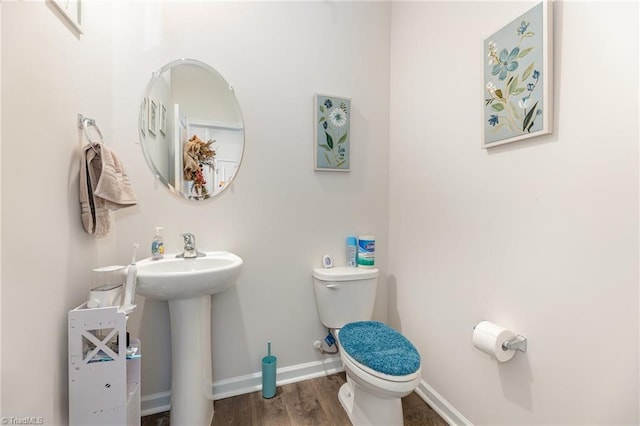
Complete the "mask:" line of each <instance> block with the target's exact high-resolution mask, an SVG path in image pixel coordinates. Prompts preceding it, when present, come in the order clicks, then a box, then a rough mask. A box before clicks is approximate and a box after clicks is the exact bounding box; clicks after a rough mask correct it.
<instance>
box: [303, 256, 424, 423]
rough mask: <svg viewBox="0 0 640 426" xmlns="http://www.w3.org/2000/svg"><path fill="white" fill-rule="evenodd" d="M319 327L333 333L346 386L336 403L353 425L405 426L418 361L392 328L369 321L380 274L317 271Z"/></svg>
mask: <svg viewBox="0 0 640 426" xmlns="http://www.w3.org/2000/svg"><path fill="white" fill-rule="evenodd" d="M313 277H314V291H315V295H316V303H317V306H318V313H319V316H320V321H321V322H322V323H323V324H324V325H325V326H326V327H327V328H329V329H331V330H332V331H333V332H334V335H335V337H336V340H337V344H338V348H339V354H340V359H341V361H342V363H343V365H344V369H345V372H346V376H347V382H346V383H345V384H343V385H342V386H341V387H340V390H339V392H338V399H339V400H340V403H341V405H342V407H343V408H344V410H345V411H346V413H347V415H348V416H349V419H350V420H351V423H353V424H354V425H381V426H382V425H384V426H393V425H402V424H403V414H402V401H401V398H402V397H404V396H406V395H408V394H410V393H411V392H413V391H414V390H415V389H416V387H417V386H418V385H419V384H420V380H421V376H420V368H421V363H420V355H419V353H418V351H417V350H416V348H415V347H414V346H413V344H412V343H411V342H410V341H409V340H408V339H407V338H406V337H404V336H402V334H400V333H399V332H397V331H396V330H394V329H392V328H391V327H389V326H387V325H385V324H383V323H381V322H378V321H370V319H371V316H372V313H373V303H374V301H375V291H376V285H377V277H378V270H377V269H363V268H332V269H331V270H328V269H324V268H316V269H314V271H313Z"/></svg>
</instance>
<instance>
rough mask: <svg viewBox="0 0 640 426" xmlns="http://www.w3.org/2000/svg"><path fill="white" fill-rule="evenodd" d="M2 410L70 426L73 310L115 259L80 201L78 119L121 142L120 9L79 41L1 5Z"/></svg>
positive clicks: (93, 11)
mask: <svg viewBox="0 0 640 426" xmlns="http://www.w3.org/2000/svg"><path fill="white" fill-rule="evenodd" d="M1 8H2V130H1V131H2V166H1V169H2V237H1V242H2V370H1V374H2V379H1V382H2V389H3V392H2V401H1V411H2V412H1V413H0V415H2V416H5V417H24V416H34V417H42V418H43V420H44V421H45V423H46V424H64V423H66V422H67V421H66V418H67V417H66V416H67V404H68V402H67V359H66V354H67V338H66V336H67V310H69V309H72V308H73V307H75V306H77V305H79V304H80V303H81V302H82V301H83V300H85V299H86V297H87V294H88V290H89V288H90V287H91V282H90V280H91V275H90V272H91V269H92V268H95V267H96V266H100V265H105V264H110V263H111V262H112V261H113V260H112V259H111V257H112V255H113V247H114V246H113V238H107V239H105V240H101V241H99V242H98V241H94V240H92V239H91V238H90V237H89V236H88V235H87V234H85V233H84V231H83V229H82V224H81V222H80V205H79V202H78V166H79V150H80V147H81V140H80V134H79V132H78V127H77V114H78V113H83V114H85V115H87V116H89V117H94V118H95V119H96V120H97V121H98V123H99V125H100V128H101V130H102V132H103V133H104V136H105V137H106V138H107V140H112V139H113V135H114V132H113V126H112V124H111V123H112V115H111V111H112V109H111V102H112V98H113V95H112V84H111V81H112V70H111V68H112V67H111V55H110V44H111V40H110V35H111V28H110V26H111V9H110V7H108V5H107V4H102V3H91V6H90V7H87V8H86V10H85V15H84V16H85V21H86V23H87V25H88V28H90V30H88V31H87V32H86V34H85V35H84V36H82V38H81V39H78V38H77V37H76V36H74V34H73V33H72V32H71V31H69V29H68V28H67V27H66V26H65V25H64V24H63V23H62V21H61V20H60V19H59V17H58V16H57V15H56V14H55V13H54V12H53V10H52V7H51V5H50V4H47V3H45V2H2V5H1Z"/></svg>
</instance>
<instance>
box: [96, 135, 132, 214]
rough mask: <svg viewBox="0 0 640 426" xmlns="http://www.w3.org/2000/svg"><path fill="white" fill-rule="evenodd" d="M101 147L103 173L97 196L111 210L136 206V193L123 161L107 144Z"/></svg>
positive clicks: (97, 188) (97, 187)
mask: <svg viewBox="0 0 640 426" xmlns="http://www.w3.org/2000/svg"><path fill="white" fill-rule="evenodd" d="M100 148H101V152H102V173H101V174H100V179H99V180H98V186H96V190H95V192H94V194H95V196H96V197H100V198H102V199H103V200H104V202H105V206H106V207H107V208H108V209H109V210H118V209H120V208H123V207H130V206H135V205H136V204H137V201H136V194H135V192H134V191H133V187H132V186H131V183H130V182H129V177H128V176H127V173H126V172H125V171H124V166H123V165H122V162H121V161H120V159H119V158H118V157H117V156H116V154H115V153H114V152H113V151H111V150H110V149H109V148H107V147H106V146H104V145H101V146H100Z"/></svg>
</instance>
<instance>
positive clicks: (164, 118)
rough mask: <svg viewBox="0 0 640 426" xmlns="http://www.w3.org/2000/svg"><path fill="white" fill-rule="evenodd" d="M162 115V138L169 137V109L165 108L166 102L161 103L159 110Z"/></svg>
mask: <svg viewBox="0 0 640 426" xmlns="http://www.w3.org/2000/svg"><path fill="white" fill-rule="evenodd" d="M158 110H159V113H160V128H159V129H158V130H160V133H162V136H166V135H167V107H166V106H164V102H160V107H159V108H158Z"/></svg>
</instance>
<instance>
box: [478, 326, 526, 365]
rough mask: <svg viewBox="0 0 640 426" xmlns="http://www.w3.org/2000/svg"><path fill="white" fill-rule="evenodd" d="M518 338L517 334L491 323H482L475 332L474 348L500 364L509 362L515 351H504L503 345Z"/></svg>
mask: <svg viewBox="0 0 640 426" xmlns="http://www.w3.org/2000/svg"><path fill="white" fill-rule="evenodd" d="M514 337H516V335H515V333H514V332H513V331H511V330H507V329H506V328H504V327H500V326H499V325H496V324H494V323H492V322H490V321H482V322H481V323H479V324H478V325H476V326H475V328H474V330H473V346H475V347H476V348H477V349H479V350H481V351H482V352H484V353H486V354H489V355H491V356H492V357H494V358H495V359H497V360H498V361H500V362H507V361H509V360H510V359H511V358H513V356H514V355H515V353H516V352H515V351H512V350H507V351H505V350H504V349H502V344H503V343H504V342H506V341H509V340H512V339H513V338H514Z"/></svg>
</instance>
